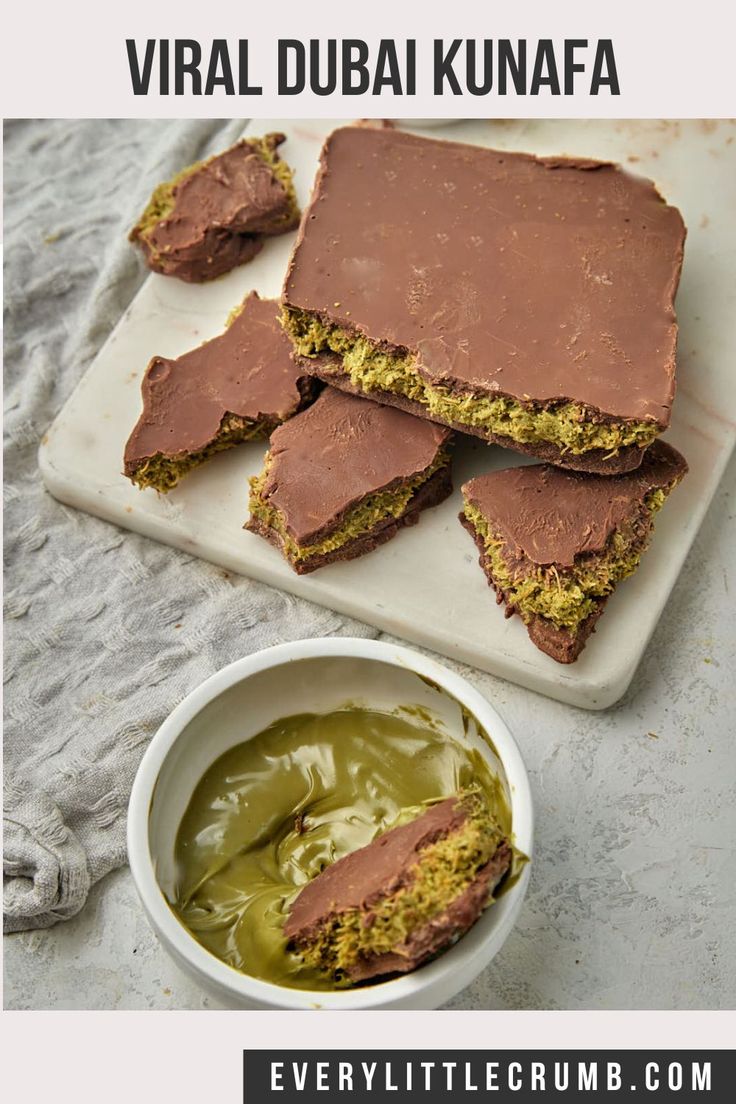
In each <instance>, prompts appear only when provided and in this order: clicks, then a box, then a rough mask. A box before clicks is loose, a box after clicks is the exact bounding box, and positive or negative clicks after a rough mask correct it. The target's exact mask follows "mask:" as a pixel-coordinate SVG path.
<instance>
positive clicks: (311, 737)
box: [170, 708, 524, 989]
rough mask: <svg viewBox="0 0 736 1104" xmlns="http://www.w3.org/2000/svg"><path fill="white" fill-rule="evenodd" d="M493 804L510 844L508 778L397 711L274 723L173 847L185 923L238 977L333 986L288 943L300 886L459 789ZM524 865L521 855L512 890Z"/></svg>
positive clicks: (211, 781) (237, 753) (225, 764)
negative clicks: (505, 782) (286, 930)
mask: <svg viewBox="0 0 736 1104" xmlns="http://www.w3.org/2000/svg"><path fill="white" fill-rule="evenodd" d="M468 789H475V790H478V791H479V792H480V794H481V795H482V796H483V797H484V798H485V800H486V802H487V803H488V806H489V808H490V810H491V812H492V813H493V815H494V816H495V818H496V820H497V821H498V824H499V826H500V829H501V831H502V832H503V834H504V836H506V837H507V838H510V837H511V811H510V808H509V805H508V802H507V799H506V796H505V793H504V791H503V788H502V786H501V782H500V780H499V779H498V777H497V776H496V775H494V774H493V773H492V771H491V770H490V768H489V766H488V764H487V762H486V760H485V759H484V758H483V756H482V755H480V754H479V753H478V752H477V751H475V750H473V749H468V748H466V747H464V746H463V745H461V744H460V743H458V742H457V741H455V740H452V739H450V738H448V737H447V736H445V735H443V734H442V733H441V732H439V731H437V730H436V729H435V728H433V727H432V726H431V725H430V724H428V723H425V720H424V714H423V711H421V710H416V711H410V710H405V711H402V715H398V714H397V715H394V714H385V713H376V712H371V711H368V710H362V709H357V708H356V709H345V710H341V711H339V712H336V713H329V714H324V715H320V716H315V715H311V714H303V715H300V716H295V717H287V718H285V719H284V720H281V721H277V722H276V723H275V724H273V725H271V727H270V728H267V729H266V730H265V732H262V733H260V734H259V735H258V736H256V737H254V738H253V739H252V740H249V741H247V742H246V743H243V744H240V745H238V746H237V747H234V748H233V749H232V750H230V751H228V752H227V753H226V754H225V755H223V756H222V757H221V758H220V759H218V760H217V761H216V762H215V763H214V764H213V765H212V766H211V767H210V768H209V770H208V771H207V773H206V774H205V776H204V777H203V778H202V780H201V782H200V783H199V785H198V786H197V788H196V789H195V791H194V794H193V795H192V799H191V801H190V803H189V807H188V808H187V811H186V813H185V814H184V818H183V820H182V822H181V826H180V828H179V833H178V836H177V840H176V861H177V867H178V885H177V891H176V895H175V899H174V900H173V901H172V902H170V903H171V906H172V908H173V909H174V911H175V912H176V914H177V916H178V917H179V919H180V920H181V922H182V923H183V924H184V925H185V926H186V927H187V928H188V929H189V930H190V931H191V932H192V934H193V935H194V936H195V938H196V939H197V940H198V941H199V942H200V943H201V944H202V945H203V946H204V947H206V948H207V950H208V951H210V952H211V953H212V954H214V955H216V956H217V958H220V959H222V961H223V962H226V963H228V965H230V966H233V967H234V968H235V969H237V970H242V971H243V972H244V973H247V974H251V975H252V976H254V977H258V978H263V979H264V980H266V981H271V982H275V983H276V984H280V985H286V986H289V987H291V988H296V989H331V988H333V987H334V982H332V981H330V979H329V978H328V977H326V976H325V974H324V973H323V972H322V971H321V970H320V969H319V968H318V966H316V965H314V964H309V963H307V962H305V961H304V960H303V959H302V958H301V957H300V956H299V955H297V954H296V953H294V952H293V951H292V950H290V949H289V947H288V946H287V941H286V939H285V937H284V934H283V924H284V921H285V919H286V916H287V914H288V911H289V908H290V906H291V903H292V901H293V900H294V898H295V897H296V896H297V894H298V892H299V890H300V888H301V887H302V886H303V885H305V884H306V883H307V882H309V881H311V879H312V878H314V877H316V876H317V875H318V874H320V873H321V872H322V870H324V869H325V867H326V866H328V865H329V864H330V863H333V862H335V861H336V860H338V859H341V858H342V857H343V856H344V855H347V854H349V853H350V852H351V851H355V850H357V849H358V848H360V847H365V846H366V845H367V844H369V843H370V842H371V841H372V840H373V839H374V838H375V837H376V835H378V834H380V833H381V832H383V831H385V830H386V829H388V828H393V827H395V826H396V825H397V824H401V823H405V822H407V821H409V820H412V819H413V818H414V817H416V816H419V815H420V814H421V813H422V812H423V811H424V808H425V807H426V806H427V805H428V804H431V803H433V802H435V801H437V800H438V799H441V798H443V797H448V796H450V795H451V794H454V793H456V792H458V791H459V790H468ZM523 861H524V860H523V858H522V857H521V856H518V855H516V854H515V856H514V867H512V871H511V878H510V879H509V881H511V880H512V879H513V878H514V877H515V876H516V874H517V873H518V867H519V866H520V864H521V862H523Z"/></svg>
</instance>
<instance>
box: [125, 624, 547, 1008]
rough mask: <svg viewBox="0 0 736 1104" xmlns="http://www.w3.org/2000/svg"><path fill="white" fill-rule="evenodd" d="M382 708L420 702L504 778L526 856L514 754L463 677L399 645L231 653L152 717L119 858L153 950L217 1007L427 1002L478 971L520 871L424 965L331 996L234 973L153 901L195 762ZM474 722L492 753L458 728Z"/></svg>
mask: <svg viewBox="0 0 736 1104" xmlns="http://www.w3.org/2000/svg"><path fill="white" fill-rule="evenodd" d="M346 704H350V705H358V706H360V705H363V706H365V707H366V708H372V709H378V710H382V711H386V712H392V711H394V710H395V709H396V708H397V707H399V706H402V705H403V706H413V705H421V706H423V707H424V708H426V709H428V710H429V711H430V712H431V713H432V714H433V715H434V717H435V718H436V720H437V722H438V723H439V724H441V725H442V726H443V727H444V729H445V730H446V731H447V732H448V734H449V735H451V736H453V737H454V738H455V739H457V740H460V741H462V742H465V743H468V744H470V745H471V746H474V747H477V748H478V749H479V750H480V751H481V752H482V753H483V754H484V755H485V756H486V758H487V759H488V761H489V763H490V764H491V766H492V767H493V768H494V769H495V770H497V771H498V772H499V773H500V775H501V777H502V778H503V780H504V783H505V785H506V787H507V790H508V796H509V798H510V801H511V810H512V817H513V831H514V838H515V842H516V845H517V847H518V848H519V849H520V850H521V851H523V852H524V853H525V854H526V855H529V856H530V857H531V851H532V826H533V817H532V803H531V793H530V790H529V781H528V778H527V775H526V771H525V769H524V764H523V762H522V759H521V755H520V754H519V750H518V748H517V746H516V744H515V742H514V740H513V737H512V736H511V733H510V732H509V730H508V728H507V727H506V725H505V724H504V722H503V721H502V720H501V718H500V717H499V715H498V714H497V713H496V711H495V709H493V707H492V706H491V705H490V704H489V703H488V701H486V699H485V698H484V697H483V696H482V695H481V694H479V693H478V692H477V690H474V689H473V687H472V686H470V684H469V683H468V682H466V681H465V679H463V678H460V677H459V676H458V675H455V674H453V673H452V672H451V671H449V670H447V668H446V667H443V666H441V665H440V664H439V663H436V662H435V661H434V660H432V659H428V658H426V657H425V656H422V655H419V654H418V653H417V652H414V651H411V650H410V649H408V648H403V647H398V646H396V645H393V644H386V643H382V642H380V641H375V640H353V639H347V638H335V639H322V640H300V641H297V642H295V643H293V644H279V645H277V646H276V647H275V648H267V649H266V650H264V651H262V652H257V653H256V654H255V655H251V656H247V657H246V658H244V659H239V660H237V661H236V662H235V663H231V664H230V665H229V666H228V667H225V668H224V669H223V670H222V671H218V672H217V673H216V674H214V675H212V676H211V677H210V678H208V679H207V680H206V681H205V682H203V683H202V685H201V686H198V687H197V688H196V689H195V690H193V691H192V692H191V693H190V694H189V695H188V696H187V697H186V698H185V699H184V701H183V702H181V704H180V705H178V706H177V707H176V709H175V710H174V711H173V713H172V714H171V716H170V717H169V718H168V719H167V720H166V721H164V723H163V724H162V726H161V728H160V729H159V730H158V732H157V733H156V735H155V736H154V738H153V740H152V741H151V744H150V746H149V748H148V750H147V751H146V753H145V755H144V757H143V760H142V762H141V765H140V767H139V770H138V774H137V776H136V779H135V783H134V785H133V792H132V794H131V798H130V811H129V819H128V855H129V858H130V867H131V870H132V872H133V878H134V880H135V884H136V886H137V889H138V893H139V894H140V898H141V901H142V902H143V907H144V908H145V910H146V913H147V915H148V918H149V920H150V922H151V924H152V926H153V928H154V930H155V932H156V933H157V935H158V937H159V939H160V940H161V942H162V944H163V946H164V947H165V948H166V950H167V951H168V952H169V954H170V955H171V956H172V958H173V959H174V960H175V961H176V962H177V964H178V965H179V966H181V967H183V968H184V969H185V970H186V971H187V972H188V973H189V974H190V975H192V976H193V977H194V978H195V979H196V980H197V981H199V982H200V983H201V984H202V985H203V986H204V987H205V988H207V989H209V990H210V991H211V992H214V993H215V994H216V995H217V996H218V997H219V999H220V1000H222V1001H224V1002H225V1003H227V1004H230V1005H234V1006H237V1007H246V1008H285V1009H296V1008H307V1009H309V1008H328V1009H348V1008H410V1009H424V1008H437V1007H438V1006H439V1005H440V1004H442V1003H444V1002H445V1001H447V1000H449V999H450V997H452V996H454V995H455V994H456V993H457V992H459V991H460V990H461V989H462V988H463V987H464V986H466V985H467V984H468V983H469V982H470V981H472V980H473V978H474V977H476V975H477V974H479V973H480V971H481V970H483V969H484V968H485V967H486V966H487V965H488V963H489V962H490V961H491V959H492V958H493V957H494V955H495V954H496V953H497V952H498V951H499V949H500V948H501V946H502V944H503V942H504V940H505V939H506V936H507V935H508V934H509V932H510V931H511V928H512V927H513V925H514V922H515V921H516V918H517V916H518V914H519V910H520V908H521V904H522V900H523V898H524V894H525V892H526V887H527V882H528V878H529V866H528V865H527V866H525V867H524V869H523V872H522V874H521V876H520V878H519V879H518V881H517V882H516V883H515V884H514V885H513V886H512V887H511V888H510V889H509V890H508V891H507V892H506V893H505V894H503V895H502V896H501V898H500V899H499V900H498V901H497V902H496V903H495V904H493V905H492V907H491V908H489V909H487V910H486V911H485V912H484V913H483V915H482V916H481V917H480V919H479V920H478V922H477V923H476V924H475V925H474V927H473V928H471V930H470V931H469V932H468V933H467V934H466V935H464V936H463V937H462V939H460V940H459V941H458V942H457V943H456V944H455V945H454V946H453V947H451V948H450V949H449V950H448V951H446V952H445V953H444V954H442V955H440V956H439V957H438V958H437V959H435V960H434V961H433V962H430V963H429V964H427V965H426V966H422V967H421V968H420V969H418V970H415V971H414V972H413V973H410V974H406V975H405V976H403V977H398V978H395V979H392V980H389V981H385V982H382V983H380V984H378V985H371V986H366V987H365V988H359V989H352V990H350V989H348V990H338V991H335V992H322V991H319V992H317V991H315V992H308V991H304V990H299V989H288V988H286V987H284V986H280V985H274V984H272V983H270V982H266V981H260V980H259V979H257V978H253V977H249V976H248V975H247V974H242V973H240V972H239V971H237V970H234V969H232V968H231V967H230V966H227V965H225V963H223V962H221V961H220V960H219V959H217V958H215V957H214V955H211V954H210V953H209V951H206V950H205V949H204V947H202V946H201V945H200V944H199V943H197V941H196V940H195V939H194V937H193V936H192V935H190V934H189V932H188V931H187V930H186V928H184V927H183V926H182V924H180V922H179V921H178V920H177V918H176V916H175V915H174V913H173V912H172V911H171V910H170V908H169V906H168V904H167V903H166V899H165V896H164V892H165V891H167V890H168V891H171V889H172V887H173V884H174V844H175V839H176V833H177V830H178V827H179V824H180V822H181V819H182V816H183V814H184V811H185V809H186V807H187V805H188V803H189V800H190V798H191V795H192V792H193V790H194V788H195V786H196V785H197V783H198V782H199V780H200V779H201V777H202V775H203V774H204V773H205V771H206V770H207V768H208V767H209V766H210V765H211V764H212V763H213V762H214V761H215V760H216V759H217V758H219V756H221V755H222V754H224V752H226V751H228V750H229V749H230V748H231V747H234V746H235V745H236V744H239V743H242V742H243V741H245V740H248V739H250V738H251V737H253V736H255V735H257V734H258V733H259V732H262V731H263V730H264V729H265V728H266V727H267V726H268V725H269V724H271V723H272V722H273V721H276V720H278V719H279V718H281V717H288V716H290V715H293V714H296V713H327V712H331V711H333V710H335V709H338V708H340V707H341V706H343V705H346ZM461 707H464V709H465V711H466V715H467V714H469V715H470V716H471V717H472V718H475V720H476V721H477V723H478V724H479V725H480V726H481V727H482V728H483V729H484V730H485V731H486V733H487V734H488V736H489V737H490V739H491V741H492V742H493V745H494V747H495V749H496V751H497V752H498V757H496V756H495V755H494V754H493V751H492V749H491V748H489V746H488V744H487V743H486V741H484V740H483V739H482V738H481V737H480V736H478V735H477V733H475V732H474V731H473V729H474V726H473V725H472V724H471V725H470V726H469V727H470V731H468V732H466V731H465V730H466V728H468V725H467V723H464V720H463V709H462V708H461Z"/></svg>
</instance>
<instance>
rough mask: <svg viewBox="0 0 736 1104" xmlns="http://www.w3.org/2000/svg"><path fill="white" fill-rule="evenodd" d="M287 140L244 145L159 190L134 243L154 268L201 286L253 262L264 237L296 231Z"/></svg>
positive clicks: (133, 235)
mask: <svg viewBox="0 0 736 1104" xmlns="http://www.w3.org/2000/svg"><path fill="white" fill-rule="evenodd" d="M284 140H285V138H284V135H283V134H267V135H266V136H265V138H243V139H242V140H241V141H240V142H238V143H237V144H236V145H234V146H232V148H231V149H229V150H226V151H225V152H224V153H220V154H218V155H217V156H216V157H210V158H209V160H207V161H200V162H198V163H197V164H195V165H190V166H189V167H188V168H186V169H183V170H182V172H180V173H178V175H177V176H175V177H174V179H173V180H169V181H167V182H166V183H165V184H160V185H159V186H158V188H156V190H155V192H154V193H153V195H152V196H151V199H150V202H149V204H148V206H147V208H146V210H145V211H144V212H143V214H142V216H141V218H140V220H139V221H138V223H137V224H136V225H135V226H134V227H133V229H132V230H131V232H130V235H129V238H130V241H132V242H135V243H136V244H137V245H139V246H140V247H141V249H142V250H143V254H144V256H145V258H146V264H147V265H148V267H149V268H151V269H153V271H154V272H160V273H161V274H162V275H164V276H178V277H179V279H180V280H186V281H188V282H190V283H195V284H196V283H202V282H203V281H205V280H212V279H214V277H215V276H221V275H222V274H223V273H224V272H229V271H230V269H231V268H235V267H236V266H237V265H241V264H245V262H246V261H249V260H251V258H253V257H255V255H256V253H258V252H260V250H261V247H262V245H263V238H264V237H266V236H268V235H271V234H283V233H284V232H285V231H286V230H291V229H292V228H293V227H294V226H296V224H297V222H298V221H299V207H298V204H297V201H296V193H295V192H294V186H293V184H292V180H291V176H292V174H291V169H290V168H289V166H288V165H287V164H286V162H285V161H282V160H281V159H280V158H279V155H278V153H277V152H276V150H277V147H278V146H280V145H281V143H282V142H283V141H284Z"/></svg>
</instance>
